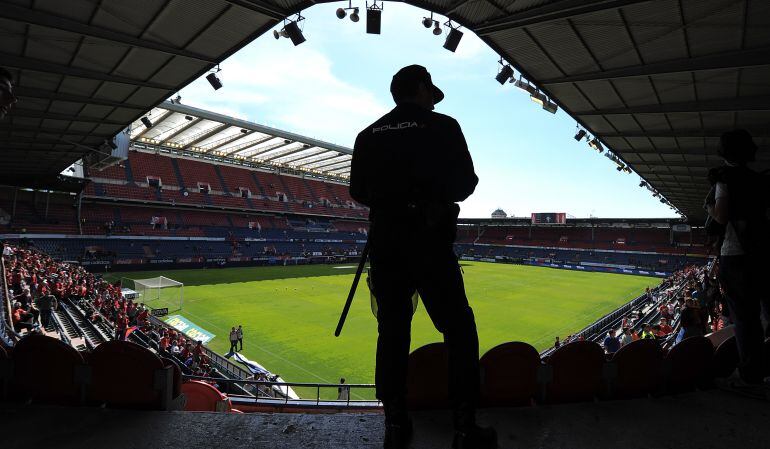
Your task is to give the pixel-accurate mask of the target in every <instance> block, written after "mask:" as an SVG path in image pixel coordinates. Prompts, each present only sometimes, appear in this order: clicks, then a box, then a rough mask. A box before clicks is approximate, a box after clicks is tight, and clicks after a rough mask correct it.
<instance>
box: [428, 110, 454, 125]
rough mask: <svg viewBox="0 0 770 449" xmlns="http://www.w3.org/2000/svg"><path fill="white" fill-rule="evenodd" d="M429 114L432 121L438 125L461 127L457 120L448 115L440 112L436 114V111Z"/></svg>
mask: <svg viewBox="0 0 770 449" xmlns="http://www.w3.org/2000/svg"><path fill="white" fill-rule="evenodd" d="M429 114H430V118H431V120H433V121H434V122H436V123H441V124H442V125H446V126H460V124H459V123H457V120H455V119H454V118H452V117H450V116H448V115H446V114H442V113H440V112H435V111H430V112H429Z"/></svg>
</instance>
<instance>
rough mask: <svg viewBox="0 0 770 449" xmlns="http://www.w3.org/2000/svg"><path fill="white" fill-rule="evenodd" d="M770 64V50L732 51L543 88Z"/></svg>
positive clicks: (576, 78)
mask: <svg viewBox="0 0 770 449" xmlns="http://www.w3.org/2000/svg"><path fill="white" fill-rule="evenodd" d="M765 65H770V47H759V48H753V49H750V50H740V51H731V52H725V53H717V54H712V55H706V56H698V57H695V58H689V59H674V60H671V61H661V62H653V63H650V64H645V65H635V66H630V67H621V68H618V69H610V70H603V71H599V72H589V73H582V74H579V75H570V76H565V77H561V78H551V79H544V80H540V81H539V82H538V84H540V85H541V86H549V85H552V84H565V83H577V82H583V81H598V80H607V79H615V78H632V77H638V76H654V75H665V74H669V73H681V72H694V71H703V70H721V69H733V68H744V67H754V66H765Z"/></svg>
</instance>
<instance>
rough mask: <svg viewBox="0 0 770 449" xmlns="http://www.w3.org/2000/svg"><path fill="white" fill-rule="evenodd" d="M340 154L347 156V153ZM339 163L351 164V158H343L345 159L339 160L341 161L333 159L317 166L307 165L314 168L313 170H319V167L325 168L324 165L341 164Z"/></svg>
mask: <svg viewBox="0 0 770 449" xmlns="http://www.w3.org/2000/svg"><path fill="white" fill-rule="evenodd" d="M340 156H345V155H344V154H342V155H340ZM339 164H348V165H350V159H343V160H339V161H331V162H328V163H325V164H321V165H316V166H315V167H307V168H309V169H312V170H318V169H321V168H324V167H333V166H335V165H339ZM327 170H330V169H327Z"/></svg>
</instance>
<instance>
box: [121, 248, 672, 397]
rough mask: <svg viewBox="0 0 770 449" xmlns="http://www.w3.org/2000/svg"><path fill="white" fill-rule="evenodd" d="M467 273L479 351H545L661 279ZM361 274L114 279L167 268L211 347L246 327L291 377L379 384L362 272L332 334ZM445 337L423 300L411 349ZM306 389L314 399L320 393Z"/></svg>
mask: <svg viewBox="0 0 770 449" xmlns="http://www.w3.org/2000/svg"><path fill="white" fill-rule="evenodd" d="M463 270H464V272H465V287H466V291H467V294H468V298H469V300H470V304H471V306H472V307H473V310H474V312H475V315H476V323H477V326H478V332H479V341H480V353H481V354H483V353H484V352H485V351H487V350H488V349H490V348H492V347H494V346H496V345H498V344H500V343H504V342H507V341H516V340H518V341H525V342H528V343H530V344H532V345H533V346H534V347H535V348H537V349H538V350H542V349H545V348H547V347H548V346H550V345H551V344H552V343H553V340H554V337H555V336H557V335H559V336H561V337H562V338H563V337H564V336H566V335H568V334H570V333H573V332H576V331H578V330H580V329H582V328H583V327H585V326H587V325H588V324H590V323H592V322H593V321H595V320H596V319H597V318H599V317H601V316H603V315H604V314H606V313H608V312H610V311H612V310H614V309H615V308H617V307H618V306H620V305H622V304H624V303H626V302H628V301H629V300H631V299H633V298H635V297H636V296H638V295H639V294H640V293H642V292H643V291H644V288H645V287H648V286H649V287H653V286H655V285H657V284H658V283H659V281H658V279H656V278H651V277H643V276H630V275H620V274H609V273H585V272H579V271H569V270H559V269H551V268H540V267H530V266H520V265H505V264H492V263H480V262H463ZM354 273H355V265H354V264H349V265H343V266H328V265H308V266H289V267H249V268H225V269H197V270H168V271H162V272H142V273H137V272H133V273H112V274H110V275H109V276H108V278H109V279H119V278H120V277H122V276H125V277H129V278H133V279H138V278H141V277H151V276H159V275H163V276H166V277H170V278H172V279H174V280H177V281H180V282H183V283H184V284H185V287H184V305H183V308H182V310H181V311H179V312H172V313H178V314H181V315H182V316H183V317H185V318H187V319H188V320H190V321H192V322H194V323H195V324H197V325H198V326H200V327H202V328H204V329H206V330H207V331H209V332H211V333H213V334H216V337H215V338H214V339H213V340H212V341H211V342H210V343H209V347H210V348H212V349H213V350H215V351H217V352H219V353H222V354H224V353H226V352H227V350H228V349H229V347H230V344H229V342H228V333H229V330H230V327H232V326H237V325H239V324H241V325H243V328H244V334H245V337H244V348H243V353H244V355H245V356H246V357H248V358H249V359H252V360H255V361H257V362H259V363H260V364H262V365H263V366H265V367H266V368H267V369H268V370H270V371H271V372H273V373H278V374H280V375H281V377H283V378H284V379H285V380H286V381H289V382H319V383H327V382H328V383H336V382H337V381H338V380H339V378H340V377H345V378H346V381H347V382H348V383H373V381H374V353H375V346H376V341H377V326H376V320H375V318H374V316H373V315H372V312H371V309H370V300H369V290H368V288H367V287H366V283H365V281H364V279H362V283H361V284H360V285H359V289H358V291H357V293H356V298H355V300H354V301H353V306H352V308H351V310H350V315H348V319H347V322H346V324H345V328H344V329H343V331H342V335H341V336H340V337H339V338H335V337H334V328H335V326H336V324H337V320H338V319H339V315H340V311H341V310H342V306H343V303H344V301H345V298H346V297H347V293H348V289H349V288H350V284H351V282H352V280H353V274H354ZM151 305H152V306H153V307H158V305H155V304H151ZM175 306H176V304H169V305H168V307H169V308H170V309H171V310H173V309H175V308H176V307H175ZM441 340H442V337H441V334H439V333H438V332H437V331H436V330H435V329H434V328H433V325H432V323H431V321H430V319H429V318H428V316H427V314H426V313H425V309H424V307H423V306H422V305H420V306H418V308H417V312H416V314H415V317H414V320H413V325H412V349H415V348H418V347H420V346H422V345H425V344H427V343H431V342H436V341H441ZM298 393H299V394H300V395H301V396H311V397H315V391H312V392H309V391H308V392H304V391H298ZM333 393H336V391H335V392H331V391H330V392H327V393H325V394H324V396H329V395H332V394H333Z"/></svg>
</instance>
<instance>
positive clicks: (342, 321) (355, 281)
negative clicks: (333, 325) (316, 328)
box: [334, 239, 369, 337]
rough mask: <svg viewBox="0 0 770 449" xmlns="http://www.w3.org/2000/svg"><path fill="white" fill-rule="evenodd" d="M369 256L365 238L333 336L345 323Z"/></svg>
mask: <svg viewBox="0 0 770 449" xmlns="http://www.w3.org/2000/svg"><path fill="white" fill-rule="evenodd" d="M367 257H369V240H368V239H367V240H366V245H364V250H363V251H362V252H361V261H360V262H358V270H357V271H356V277H355V278H353V285H351V286H350V292H349V293H348V300H347V301H345V307H343V308H342V315H340V321H339V322H338V323H337V329H336V330H335V331H334V336H335V337H339V336H340V332H342V326H344V325H345V318H347V317H348V312H349V311H350V304H351V303H353V297H354V296H355V295H356V287H358V281H359V279H361V273H362V272H363V271H364V265H366V258H367Z"/></svg>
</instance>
